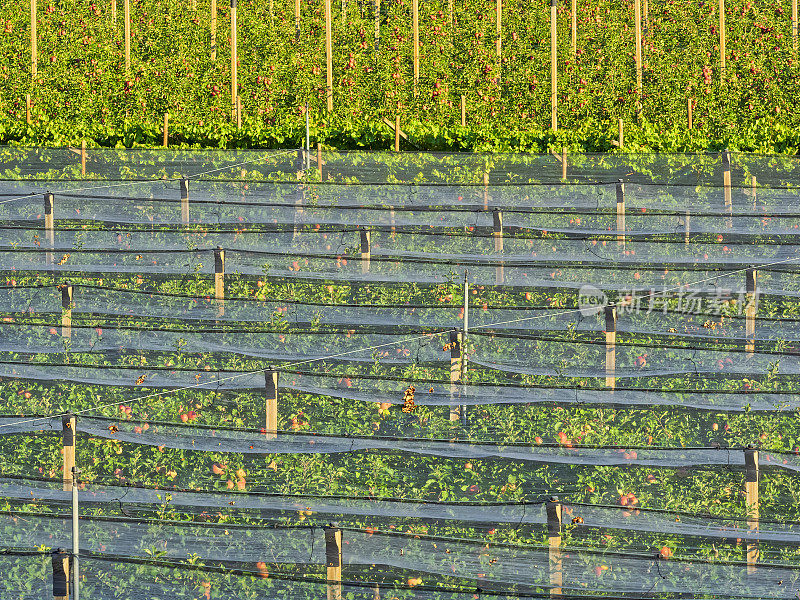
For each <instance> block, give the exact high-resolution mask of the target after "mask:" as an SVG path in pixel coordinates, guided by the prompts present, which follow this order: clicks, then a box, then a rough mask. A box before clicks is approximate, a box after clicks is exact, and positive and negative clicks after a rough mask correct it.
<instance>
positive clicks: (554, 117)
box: [550, 0, 558, 131]
mask: <svg viewBox="0 0 800 600" xmlns="http://www.w3.org/2000/svg"><path fill="white" fill-rule="evenodd" d="M557 8H558V5H557V0H550V125H551V127H552V128H553V131H557V130H558V96H557V94H558V81H557V80H556V77H557V75H558V64H557V61H558V57H557V47H556V16H557V14H556V13H557Z"/></svg>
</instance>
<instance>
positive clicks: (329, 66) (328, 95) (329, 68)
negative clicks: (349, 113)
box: [325, 0, 333, 112]
mask: <svg viewBox="0 0 800 600" xmlns="http://www.w3.org/2000/svg"><path fill="white" fill-rule="evenodd" d="M331 36H332V34H331V0H325V99H326V103H327V107H328V112H333V41H332V37H331Z"/></svg>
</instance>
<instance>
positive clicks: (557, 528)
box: [545, 497, 564, 596]
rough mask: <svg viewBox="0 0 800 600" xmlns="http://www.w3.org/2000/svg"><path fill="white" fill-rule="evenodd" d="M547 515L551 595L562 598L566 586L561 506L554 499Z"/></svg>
mask: <svg viewBox="0 0 800 600" xmlns="http://www.w3.org/2000/svg"><path fill="white" fill-rule="evenodd" d="M545 512H546V513H547V545H548V548H549V552H548V554H549V565H550V595H551V596H560V595H561V586H562V585H564V572H563V565H562V562H561V504H560V503H559V502H558V498H556V497H553V498H550V500H548V501H547V504H545Z"/></svg>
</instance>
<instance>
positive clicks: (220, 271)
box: [214, 246, 225, 315]
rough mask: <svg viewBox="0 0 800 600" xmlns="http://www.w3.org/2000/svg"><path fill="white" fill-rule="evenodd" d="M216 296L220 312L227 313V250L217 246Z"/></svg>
mask: <svg viewBox="0 0 800 600" xmlns="http://www.w3.org/2000/svg"><path fill="white" fill-rule="evenodd" d="M214 298H215V299H216V301H217V305H218V307H219V314H220V315H224V314H225V250H223V249H222V248H221V247H219V246H217V247H216V248H215V249H214Z"/></svg>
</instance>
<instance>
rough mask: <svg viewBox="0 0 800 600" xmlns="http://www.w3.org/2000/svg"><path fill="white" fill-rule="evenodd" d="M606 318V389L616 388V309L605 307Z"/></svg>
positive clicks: (610, 306)
mask: <svg viewBox="0 0 800 600" xmlns="http://www.w3.org/2000/svg"><path fill="white" fill-rule="evenodd" d="M605 318H606V387H607V388H609V389H612V390H613V389H614V388H615V387H616V386H617V379H616V371H617V307H616V306H614V305H613V304H610V305H608V306H606V307H605Z"/></svg>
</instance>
